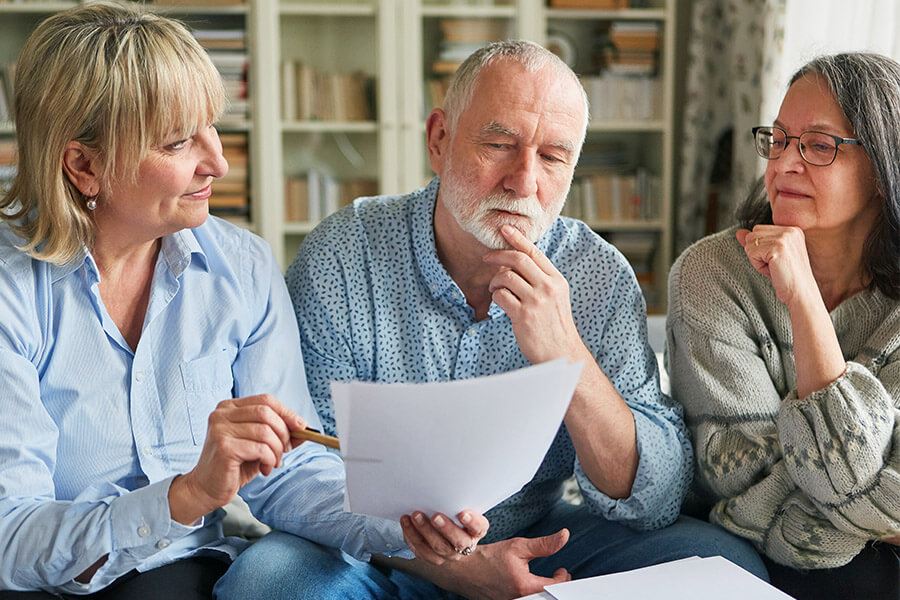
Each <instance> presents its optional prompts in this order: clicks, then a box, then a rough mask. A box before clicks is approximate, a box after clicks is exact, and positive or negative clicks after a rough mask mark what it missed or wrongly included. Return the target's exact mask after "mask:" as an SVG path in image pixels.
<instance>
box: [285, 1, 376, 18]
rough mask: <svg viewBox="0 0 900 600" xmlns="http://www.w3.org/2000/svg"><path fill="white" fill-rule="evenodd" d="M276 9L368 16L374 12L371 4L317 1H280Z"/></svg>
mask: <svg viewBox="0 0 900 600" xmlns="http://www.w3.org/2000/svg"><path fill="white" fill-rule="evenodd" d="M278 10H279V12H281V14H282V15H311V16H343V17H349V16H355V17H370V16H373V15H374V14H375V7H374V6H373V5H371V4H340V3H326V2H321V3H318V2H317V3H314V4H300V3H297V4H292V3H285V2H282V3H281V5H280V6H279V8H278Z"/></svg>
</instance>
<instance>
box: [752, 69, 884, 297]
mask: <svg viewBox="0 0 900 600" xmlns="http://www.w3.org/2000/svg"><path fill="white" fill-rule="evenodd" d="M808 75H814V76H817V77H821V78H822V80H824V81H825V82H827V84H828V87H829V89H830V90H831V93H832V94H833V95H834V99H835V101H836V102H837V103H838V106H840V108H841V111H842V112H843V113H844V116H845V117H846V118H847V121H848V122H849V123H850V127H851V128H852V129H853V134H852V135H853V137H856V138H858V139H859V140H861V141H862V143H863V145H862V149H863V150H864V151H865V153H866V155H867V156H868V158H869V162H870V163H871V165H872V171H873V173H874V175H875V190H876V194H877V198H876V199H877V200H879V201H880V202H881V216H880V218H879V219H878V221H877V222H876V223H875V226H874V229H873V231H872V235H870V236H869V237H868V239H867V241H866V245H865V248H864V251H863V265H864V267H865V269H866V271H867V272H868V274H869V275H870V276H871V278H872V282H871V287H873V288H877V289H879V290H881V292H882V293H883V294H884V295H886V296H888V297H889V298H893V299H895V300H897V299H900V160H897V156H896V155H897V153H898V152H900V63H897V62H896V61H895V60H893V59H890V58H888V57H886V56H881V55H879V54H869V53H863V52H849V53H844V54H834V55H829V56H821V57H818V58H816V59H813V60H812V61H810V62H808V63H807V64H805V65H804V66H803V67H801V68H800V70H798V71H797V72H796V73H794V76H793V77H791V81H790V84H793V83H794V82H796V81H797V80H798V79H800V78H801V77H806V76H808ZM876 199H873V200H876ZM737 219H738V222H739V223H740V224H741V226H742V227H746V228H748V229H752V228H753V227H754V226H755V225H758V224H760V223H771V222H772V207H771V206H770V205H769V202H768V198H767V197H766V193H765V187H764V186H763V185H762V180H760V181H759V182H757V184H756V185H755V186H754V188H753V190H752V191H751V192H750V195H749V196H748V197H747V199H746V200H745V201H744V203H743V204H742V205H741V206H740V207H739V208H738V211H737Z"/></svg>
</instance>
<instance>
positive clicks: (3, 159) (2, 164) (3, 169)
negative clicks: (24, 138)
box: [0, 139, 16, 197]
mask: <svg viewBox="0 0 900 600" xmlns="http://www.w3.org/2000/svg"><path fill="white" fill-rule="evenodd" d="M15 178H16V141H15V140H10V139H0V197H3V196H5V195H6V193H7V192H8V191H9V188H10V187H11V186H12V182H13V179H15Z"/></svg>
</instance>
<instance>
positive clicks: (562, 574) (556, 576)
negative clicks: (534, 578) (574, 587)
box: [553, 567, 572, 583]
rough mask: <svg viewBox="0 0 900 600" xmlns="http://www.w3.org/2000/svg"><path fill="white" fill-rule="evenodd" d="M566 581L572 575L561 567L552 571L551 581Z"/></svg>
mask: <svg viewBox="0 0 900 600" xmlns="http://www.w3.org/2000/svg"><path fill="white" fill-rule="evenodd" d="M567 581H572V576H571V575H570V574H569V572H568V571H566V570H565V569H563V568H562V567H560V568H559V569H557V570H556V571H555V572H554V573H553V583H565V582H567Z"/></svg>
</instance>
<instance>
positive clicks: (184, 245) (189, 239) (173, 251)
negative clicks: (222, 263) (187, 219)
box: [51, 229, 209, 283]
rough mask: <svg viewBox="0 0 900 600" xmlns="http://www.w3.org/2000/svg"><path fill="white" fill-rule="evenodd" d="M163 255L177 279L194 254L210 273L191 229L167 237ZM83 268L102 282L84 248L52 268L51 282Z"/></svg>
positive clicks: (164, 241) (207, 263)
mask: <svg viewBox="0 0 900 600" xmlns="http://www.w3.org/2000/svg"><path fill="white" fill-rule="evenodd" d="M161 254H162V256H163V259H164V260H165V261H166V264H167V265H168V266H169V270H171V271H172V274H173V275H175V277H178V276H180V275H181V274H182V273H184V270H185V269H187V267H188V265H189V264H191V258H192V257H193V255H194V254H197V256H198V264H199V265H200V267H201V268H202V269H203V270H204V271H209V262H208V260H207V258H206V253H205V252H203V248H202V247H201V246H200V242H198V241H197V236H195V235H194V231H193V230H191V229H182V230H181V231H176V232H175V233H173V234H171V235H167V236H165V237H164V238H163V239H162V248H161ZM82 266H84V267H85V269H87V271H88V273H90V274H91V276H92V277H93V279H94V281H99V280H100V270H99V268H98V267H97V263H96V262H95V261H94V257H93V256H92V255H91V253H90V251H89V250H88V249H87V248H86V247H84V248H82V249H81V252H80V253H79V254H78V255H77V256H76V257H75V258H73V259H72V260H71V261H69V262H67V263H66V264H64V265H52V266H51V269H52V271H53V276H52V279H51V281H52V282H53V283H56V282H57V281H59V280H60V279H63V278H64V277H66V276H68V275H71V274H72V273H73V272H74V271H76V270H78V269H79V268H80V267H82Z"/></svg>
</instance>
